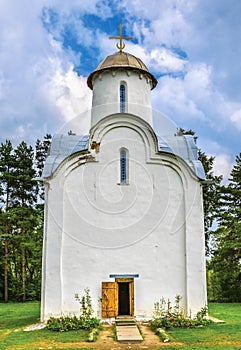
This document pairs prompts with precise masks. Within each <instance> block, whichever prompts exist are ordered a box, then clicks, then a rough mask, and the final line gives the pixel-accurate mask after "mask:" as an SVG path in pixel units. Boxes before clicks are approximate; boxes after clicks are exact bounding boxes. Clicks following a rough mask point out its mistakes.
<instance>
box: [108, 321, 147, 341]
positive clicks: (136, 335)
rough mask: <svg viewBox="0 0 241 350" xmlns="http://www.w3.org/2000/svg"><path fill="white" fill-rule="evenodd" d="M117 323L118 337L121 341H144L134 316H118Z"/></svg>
mask: <svg viewBox="0 0 241 350" xmlns="http://www.w3.org/2000/svg"><path fill="white" fill-rule="evenodd" d="M115 323H116V337H117V340H118V341H119V342H120V343H129V344H137V343H141V342H142V341H143V338H142V336H141V334H140V332H139V329H138V327H137V325H136V322H135V320H134V319H133V318H121V319H120V318H118V319H116V321H115Z"/></svg>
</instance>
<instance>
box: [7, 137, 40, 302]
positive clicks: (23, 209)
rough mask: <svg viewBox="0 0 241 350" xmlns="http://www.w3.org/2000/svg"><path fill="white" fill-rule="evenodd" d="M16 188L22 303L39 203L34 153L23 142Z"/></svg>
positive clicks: (14, 214)
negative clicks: (29, 245)
mask: <svg viewBox="0 0 241 350" xmlns="http://www.w3.org/2000/svg"><path fill="white" fill-rule="evenodd" d="M14 161H15V164H14V172H13V173H14V186H13V189H12V192H11V198H12V202H13V208H14V210H13V209H12V210H11V216H12V225H14V223H15V227H14V226H12V227H13V229H14V233H15V235H14V236H15V242H16V244H17V245H18V244H19V249H20V252H19V255H20V256H21V282H22V283H21V284H22V301H23V302H25V301H26V248H27V245H28V243H29V239H30V241H31V237H29V235H30V232H31V230H33V229H34V225H35V222H34V218H33V210H34V205H35V204H36V201H37V187H36V183H35V182H34V181H33V180H32V179H33V178H34V177H35V174H36V173H35V170H34V167H33V162H34V152H33V149H32V147H31V146H29V147H28V146H27V144H26V143H25V142H21V143H20V144H19V145H18V147H17V148H16V149H15V150H14Z"/></svg>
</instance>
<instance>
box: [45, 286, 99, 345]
mask: <svg viewBox="0 0 241 350" xmlns="http://www.w3.org/2000/svg"><path fill="white" fill-rule="evenodd" d="M75 299H76V300H77V301H79V303H80V305H81V307H80V313H81V315H80V316H79V317H77V316H62V317H59V318H54V317H50V319H49V320H48V321H47V325H46V328H47V329H49V330H51V331H56V332H68V331H72V330H78V329H85V330H88V331H93V332H92V333H93V337H92V338H93V339H94V340H96V337H97V334H98V329H101V323H100V319H98V318H96V317H92V315H93V312H94V311H93V309H92V302H91V297H90V290H89V288H86V289H85V295H83V296H82V297H81V298H79V296H78V294H76V295H75ZM94 330H95V331H94ZM94 340H92V341H94Z"/></svg>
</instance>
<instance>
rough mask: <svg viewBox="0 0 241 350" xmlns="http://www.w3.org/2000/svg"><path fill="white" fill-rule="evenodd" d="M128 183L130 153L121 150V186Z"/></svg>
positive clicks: (123, 149)
mask: <svg viewBox="0 0 241 350" xmlns="http://www.w3.org/2000/svg"><path fill="white" fill-rule="evenodd" d="M127 182H128V151H127V150H126V149H125V148H121V150H120V184H127Z"/></svg>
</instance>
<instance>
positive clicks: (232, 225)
mask: <svg viewBox="0 0 241 350" xmlns="http://www.w3.org/2000/svg"><path fill="white" fill-rule="evenodd" d="M220 203H221V210H220V215H219V227H218V229H217V230H216V232H215V238H216V246H215V250H214V256H213V259H212V267H213V271H214V277H215V278H216V284H219V285H221V288H219V289H220V290H221V293H220V295H217V296H216V298H217V299H218V300H219V301H241V263H240V262H241V153H240V154H239V156H237V157H236V164H235V165H234V167H233V169H232V171H231V177H230V182H229V184H228V186H223V187H222V191H221V198H220Z"/></svg>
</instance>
